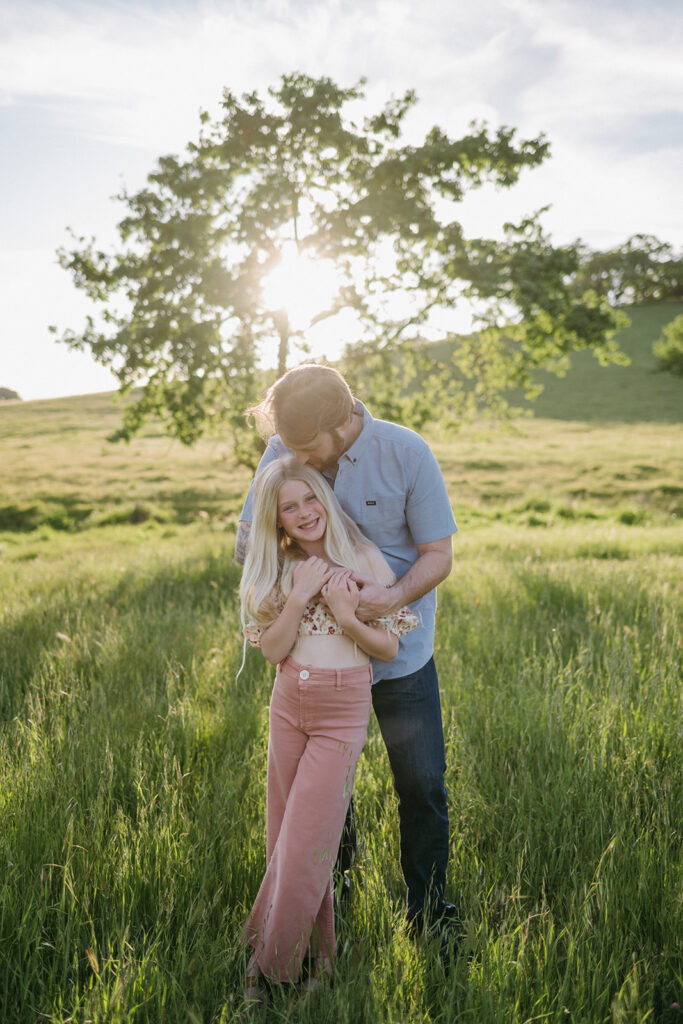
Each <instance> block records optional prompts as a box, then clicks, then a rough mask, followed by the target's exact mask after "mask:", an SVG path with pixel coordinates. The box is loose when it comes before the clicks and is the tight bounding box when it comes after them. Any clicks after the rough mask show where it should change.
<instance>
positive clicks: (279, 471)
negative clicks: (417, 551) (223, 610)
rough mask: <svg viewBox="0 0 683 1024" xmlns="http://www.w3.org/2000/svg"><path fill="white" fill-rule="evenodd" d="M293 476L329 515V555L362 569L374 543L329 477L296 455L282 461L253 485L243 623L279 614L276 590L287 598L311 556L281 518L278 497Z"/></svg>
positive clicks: (264, 620) (326, 543)
mask: <svg viewBox="0 0 683 1024" xmlns="http://www.w3.org/2000/svg"><path fill="white" fill-rule="evenodd" d="M288 480H301V481H302V482H303V483H305V484H307V485H308V486H309V487H310V489H311V490H312V491H313V493H314V495H315V496H316V498H317V499H318V501H319V502H320V503H321V505H322V506H323V508H324V509H325V512H326V514H327V529H326V531H325V536H324V538H323V545H324V550H325V555H326V556H327V558H328V559H329V561H330V562H332V563H333V564H334V565H339V566H343V567H344V568H345V569H351V570H353V571H354V572H362V571H363V565H362V563H361V560H360V558H359V552H361V551H362V550H363V549H364V548H367V547H368V546H370V542H369V541H368V540H367V538H366V537H364V536H363V534H362V533H361V531H360V530H359V529H358V527H357V526H356V524H355V523H354V521H353V520H352V519H351V518H350V517H349V516H347V514H346V512H344V510H343V509H342V507H341V505H340V504H339V502H338V500H337V498H335V496H334V493H333V491H332V488H331V487H330V486H329V484H328V483H327V481H326V480H325V479H324V477H322V476H321V475H320V473H318V472H317V471H316V470H315V469H312V468H311V467H310V466H307V465H301V464H300V463H297V462H296V460H295V459H293V458H292V457H291V456H285V457H284V458H281V459H276V460H275V461H274V462H270V463H269V464H268V465H267V466H265V467H264V468H263V469H262V470H261V472H260V473H259V474H258V475H257V476H256V478H255V480H254V486H253V517H252V524H251V530H250V532H249V547H248V549H247V557H246V559H245V561H244V570H243V572H242V582H241V583H240V600H241V614H242V625H243V626H245V625H246V623H247V622H253V623H255V624H256V625H257V626H261V627H266V626H268V625H270V623H271V622H273V620H274V619H276V618H277V615H278V609H277V607H276V605H275V602H274V600H273V596H274V593H275V589H276V587H277V589H278V590H279V591H280V594H281V595H282V598H283V599H285V600H286V598H287V597H288V596H289V594H290V593H291V590H292V573H293V570H294V566H295V565H296V563H297V561H300V560H302V559H304V558H306V555H305V554H304V552H303V551H302V550H301V548H300V547H299V546H298V544H297V543H296V542H295V541H293V540H292V539H291V538H290V537H289V536H288V534H287V533H286V532H285V531H284V529H283V528H282V527H281V526H279V525H278V522H277V514H278V513H277V499H278V494H279V492H280V488H281V487H282V485H283V484H284V483H286V482H287V481H288Z"/></svg>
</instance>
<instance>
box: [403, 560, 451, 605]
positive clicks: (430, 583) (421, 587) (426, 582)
mask: <svg viewBox="0 0 683 1024" xmlns="http://www.w3.org/2000/svg"><path fill="white" fill-rule="evenodd" d="M452 564H453V556H452V553H451V552H450V551H425V552H424V554H421V555H420V557H419V558H418V559H417V561H416V562H414V563H413V564H412V565H411V567H410V569H408V572H407V573H406V574H405V576H402V577H401V579H400V580H397V581H396V583H394V584H393V586H391V587H389V588H388V591H387V592H388V594H390V595H391V598H392V602H391V608H390V609H389V611H390V612H395V611H398V609H399V608H403V606H404V605H406V604H410V603H411V601H417V599H418V598H419V597H422V596H423V595H424V594H426V593H428V591H430V590H433V589H434V587H436V586H437V585H438V584H439V583H441V582H442V581H443V580H445V579H446V577H447V576H448V574H449V573H450V571H451V566H452Z"/></svg>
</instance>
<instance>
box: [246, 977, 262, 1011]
mask: <svg viewBox="0 0 683 1024" xmlns="http://www.w3.org/2000/svg"><path fill="white" fill-rule="evenodd" d="M244 1001H245V1003H247V1004H248V1005H249V1006H263V1005H264V1004H265V1002H266V986H265V982H264V980H263V975H262V974H261V973H257V974H248V975H247V977H246V979H245V982H244Z"/></svg>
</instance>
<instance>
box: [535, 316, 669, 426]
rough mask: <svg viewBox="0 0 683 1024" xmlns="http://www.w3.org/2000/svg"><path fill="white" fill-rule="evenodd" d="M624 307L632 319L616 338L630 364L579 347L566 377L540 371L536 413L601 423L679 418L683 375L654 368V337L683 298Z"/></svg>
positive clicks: (557, 418)
mask: <svg viewBox="0 0 683 1024" xmlns="http://www.w3.org/2000/svg"><path fill="white" fill-rule="evenodd" d="M625 312H626V313H627V315H628V316H629V318H630V320H631V325H630V326H629V327H626V328H625V329H624V330H622V331H621V332H620V333H619V338H618V340H619V346H620V348H621V349H622V350H623V351H624V352H625V353H626V355H627V356H628V357H629V359H630V360H631V362H630V365H629V366H600V364H599V363H598V362H597V360H596V359H595V357H594V356H593V355H592V354H591V353H590V352H577V353H576V354H575V355H574V356H572V365H571V369H570V370H569V372H568V373H567V375H566V376H565V377H559V378H558V377H555V376H554V375H553V374H551V373H541V374H539V380H540V381H541V382H542V383H543V392H542V393H541V394H540V395H539V397H538V399H537V400H536V402H534V413H535V415H536V416H539V417H547V418H548V419H554V420H592V421H595V420H599V421H601V422H603V423H605V422H616V423H638V422H648V423H680V422H681V420H682V419H683V381H681V379H680V378H677V377H674V376H673V375H672V374H669V373H658V372H657V371H656V366H655V358H654V356H653V354H652V342H653V341H655V340H656V339H657V338H658V337H659V336H660V334H661V333H662V328H663V327H665V326H666V324H668V323H670V322H671V320H673V319H674V318H675V317H677V316H678V315H679V314H681V313H683V302H658V303H653V304H649V305H645V306H630V307H628V308H627V309H626V310H625Z"/></svg>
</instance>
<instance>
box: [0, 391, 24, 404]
mask: <svg viewBox="0 0 683 1024" xmlns="http://www.w3.org/2000/svg"><path fill="white" fill-rule="evenodd" d="M10 401H15V402H16V401H21V396H20V395H19V392H18V391H13V390H12V388H0V402H10Z"/></svg>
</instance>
